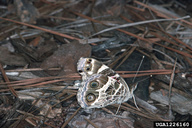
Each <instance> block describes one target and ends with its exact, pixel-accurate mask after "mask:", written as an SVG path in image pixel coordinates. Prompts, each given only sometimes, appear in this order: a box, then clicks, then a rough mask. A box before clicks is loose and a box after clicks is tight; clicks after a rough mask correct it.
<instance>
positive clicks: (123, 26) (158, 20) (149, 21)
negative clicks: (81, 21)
mask: <svg viewBox="0 0 192 128" xmlns="http://www.w3.org/2000/svg"><path fill="white" fill-rule="evenodd" d="M186 18H190V16H185V17H182V18H177V19H157V20H148V21H141V22H135V23H128V24H123V25H119V26H115V27H111V28H107V29H104V30H102V31H100V32H97V33H95V34H93V35H92V36H96V35H98V34H101V33H104V32H108V31H111V30H115V29H119V28H126V27H132V26H136V25H142V24H147V23H153V22H160V21H174V20H175V21H177V20H181V19H186Z"/></svg>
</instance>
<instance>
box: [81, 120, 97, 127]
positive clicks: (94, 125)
mask: <svg viewBox="0 0 192 128" xmlns="http://www.w3.org/2000/svg"><path fill="white" fill-rule="evenodd" d="M84 119H85V120H86V121H87V122H89V123H90V124H91V125H92V126H93V127H94V128H99V127H98V126H97V125H96V124H94V123H93V122H91V121H90V120H89V119H87V118H84Z"/></svg>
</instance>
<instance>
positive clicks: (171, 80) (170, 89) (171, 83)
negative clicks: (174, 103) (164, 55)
mask: <svg viewBox="0 0 192 128" xmlns="http://www.w3.org/2000/svg"><path fill="white" fill-rule="evenodd" d="M176 64H177V58H176V59H175V65H174V67H173V71H172V73H171V79H170V83H169V119H170V120H172V117H173V116H172V110H171V92H172V85H173V81H174V76H175V68H176Z"/></svg>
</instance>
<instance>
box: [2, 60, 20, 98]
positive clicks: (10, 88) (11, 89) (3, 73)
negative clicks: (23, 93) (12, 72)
mask: <svg viewBox="0 0 192 128" xmlns="http://www.w3.org/2000/svg"><path fill="white" fill-rule="evenodd" d="M0 71H1V73H2V75H3V77H4V79H5V81H6V83H7V84H8V88H9V90H10V91H11V93H12V94H13V95H14V96H15V97H18V95H17V93H16V92H15V90H14V88H13V87H10V86H9V83H10V81H9V78H8V77H7V75H6V73H5V71H4V69H3V66H2V65H1V63H0Z"/></svg>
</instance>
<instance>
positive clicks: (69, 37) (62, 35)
mask: <svg viewBox="0 0 192 128" xmlns="http://www.w3.org/2000/svg"><path fill="white" fill-rule="evenodd" d="M0 19H2V20H6V21H10V22H14V23H17V24H21V25H25V26H28V27H32V28H35V29H39V30H42V31H45V32H48V33H52V34H54V35H58V36H61V37H65V38H68V39H72V40H79V39H78V38H76V37H72V36H69V35H66V34H63V33H59V32H56V31H52V30H49V29H45V28H41V27H38V26H35V25H31V24H27V23H23V22H19V21H15V20H11V19H7V18H2V17H0Z"/></svg>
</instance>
